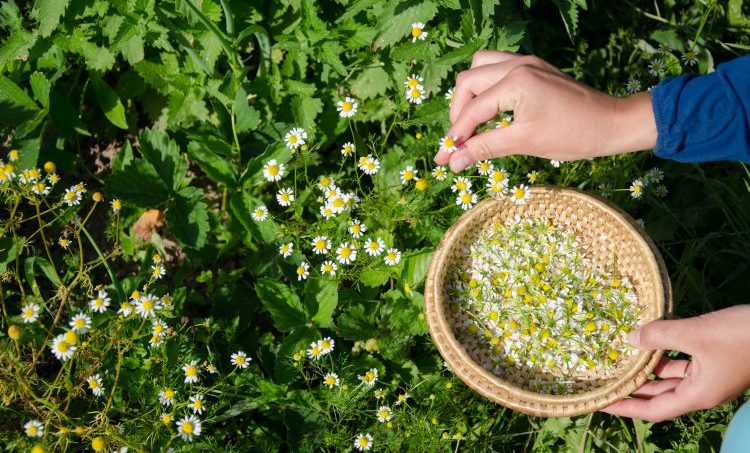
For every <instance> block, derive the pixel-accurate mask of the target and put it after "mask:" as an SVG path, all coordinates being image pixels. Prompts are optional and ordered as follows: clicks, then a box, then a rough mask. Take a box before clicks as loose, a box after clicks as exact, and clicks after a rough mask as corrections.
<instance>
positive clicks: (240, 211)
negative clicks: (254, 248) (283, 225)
mask: <svg viewBox="0 0 750 453" xmlns="http://www.w3.org/2000/svg"><path fill="white" fill-rule="evenodd" d="M261 204H262V203H261V202H260V200H258V199H255V198H253V197H251V196H250V195H248V194H247V193H245V192H241V193H235V194H233V195H232V198H231V199H230V201H229V210H230V211H231V212H232V215H233V216H234V218H235V219H237V221H238V222H239V223H240V225H242V226H243V227H244V228H245V230H246V231H247V232H248V233H250V237H251V238H252V239H253V240H255V241H257V242H260V243H265V244H271V243H274V242H276V231H277V227H276V224H275V223H274V222H273V220H272V219H270V218H269V219H266V220H263V221H262V222H256V221H255V220H253V217H252V212H253V211H254V210H255V208H257V207H258V206H260V205H261Z"/></svg>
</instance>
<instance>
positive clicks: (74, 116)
mask: <svg viewBox="0 0 750 453" xmlns="http://www.w3.org/2000/svg"><path fill="white" fill-rule="evenodd" d="M49 116H50V118H52V122H54V123H55V125H56V126H57V127H58V128H60V129H61V130H63V131H69V130H73V131H76V132H78V133H79V134H81V135H89V136H90V135H91V134H90V133H89V131H87V130H86V126H85V125H84V124H83V121H81V118H79V117H78V112H77V111H76V109H75V108H74V107H73V105H72V104H71V103H70V101H68V99H67V98H66V97H65V96H63V95H62V94H61V93H60V91H58V89H56V88H55V89H52V92H51V93H50V97H49Z"/></svg>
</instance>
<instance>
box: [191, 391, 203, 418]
mask: <svg viewBox="0 0 750 453" xmlns="http://www.w3.org/2000/svg"><path fill="white" fill-rule="evenodd" d="M190 410H192V411H193V413H195V414H198V415H200V414H202V413H203V412H204V411H205V410H206V405H205V404H204V403H203V395H201V394H198V395H193V396H191V397H190Z"/></svg>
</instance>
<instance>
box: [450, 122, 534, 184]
mask: <svg viewBox="0 0 750 453" xmlns="http://www.w3.org/2000/svg"><path fill="white" fill-rule="evenodd" d="M522 128H523V125H522V124H518V123H514V124H511V125H510V126H506V127H503V128H500V129H492V130H490V131H487V132H483V133H481V134H478V135H475V136H473V137H471V138H469V139H468V140H466V141H465V142H464V143H462V144H461V146H459V147H458V149H457V150H456V151H455V152H454V153H453V155H451V156H450V167H451V171H453V172H454V173H457V172H459V171H462V170H464V169H466V168H467V167H469V166H470V165H471V164H473V163H475V162H479V161H480V160H487V159H494V158H496V157H503V156H507V155H509V154H513V153H514V151H515V150H517V149H518V142H519V136H520V135H521V134H520V133H521V132H522Z"/></svg>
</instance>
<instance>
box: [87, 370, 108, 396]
mask: <svg viewBox="0 0 750 453" xmlns="http://www.w3.org/2000/svg"><path fill="white" fill-rule="evenodd" d="M86 384H88V386H89V390H91V393H93V394H94V395H95V396H102V395H104V384H103V383H102V378H101V377H100V376H99V374H93V375H91V376H89V377H88V378H87V379H86Z"/></svg>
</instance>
